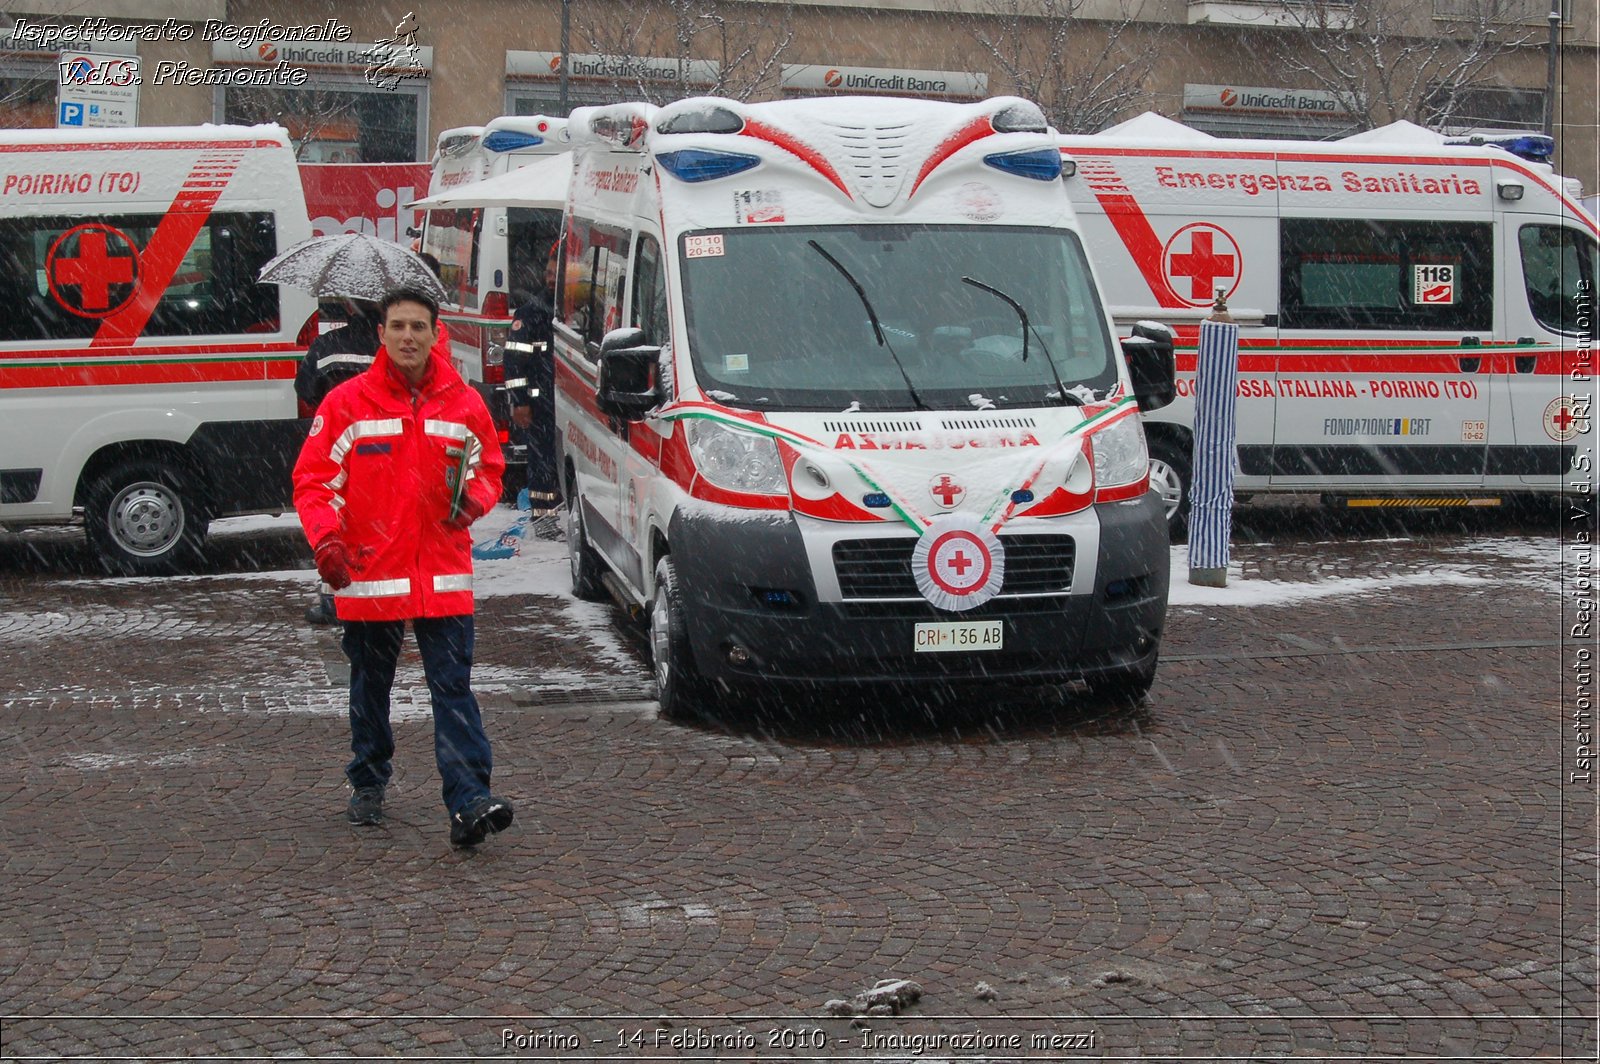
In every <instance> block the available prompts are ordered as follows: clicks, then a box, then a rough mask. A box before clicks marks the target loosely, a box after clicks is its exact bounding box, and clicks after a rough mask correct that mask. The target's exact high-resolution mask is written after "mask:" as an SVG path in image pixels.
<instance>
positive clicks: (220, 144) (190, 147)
mask: <svg viewBox="0 0 1600 1064" xmlns="http://www.w3.org/2000/svg"><path fill="white" fill-rule="evenodd" d="M282 147H283V144H282V143H281V142H279V141H276V140H118V141H100V142H98V143H82V144H59V143H54V142H52V143H49V144H3V145H0V152H49V151H109V152H116V153H117V154H119V155H123V154H126V153H128V152H130V151H133V150H135V149H137V150H139V151H206V150H208V149H218V148H220V149H223V150H233V149H241V150H249V149H251V148H282Z"/></svg>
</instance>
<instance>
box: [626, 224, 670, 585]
mask: <svg viewBox="0 0 1600 1064" xmlns="http://www.w3.org/2000/svg"><path fill="white" fill-rule="evenodd" d="M630 285H631V288H632V291H631V293H630V295H629V301H628V317H627V324H628V325H630V326H632V327H633V328H636V329H639V330H640V331H641V332H643V333H644V343H645V345H646V346H649V347H669V344H668V341H669V339H670V337H671V327H670V325H669V323H668V320H667V279H666V260H665V258H664V257H663V254H662V250H661V240H660V238H658V237H657V236H656V235H655V234H653V233H648V232H641V233H640V234H639V236H638V238H637V240H635V242H634V252H633V267H632V277H631V278H630ZM662 357H663V359H665V358H670V357H671V351H670V349H669V350H667V351H666V352H665V353H664V354H663V355H662ZM661 379H662V378H661V377H660V376H659V375H658V377H657V380H658V381H659V380H661ZM672 432H673V427H672V423H671V422H664V421H659V420H647V421H635V422H633V423H632V424H630V425H629V426H628V447H627V449H626V451H625V452H624V458H623V462H624V465H623V483H622V490H621V497H620V498H619V499H618V510H619V514H618V516H619V518H620V520H621V526H622V533H623V537H624V538H625V539H626V540H627V542H628V543H629V544H631V545H632V546H633V549H634V551H635V552H636V558H637V563H638V572H637V575H638V582H636V583H635V585H634V586H635V587H637V588H638V589H639V590H640V591H641V592H644V591H645V590H646V585H645V580H646V579H647V578H648V577H649V576H650V575H651V574H649V573H646V572H644V567H645V566H646V565H647V564H648V562H649V558H650V547H649V544H650V516H651V511H652V508H653V505H654V501H655V499H656V497H657V496H656V492H655V491H654V490H653V488H654V486H655V485H657V484H658V483H659V480H660V470H661V451H662V447H663V446H664V445H665V443H666V440H667V438H668V437H669V436H670V435H671V434H672ZM663 509H664V507H663ZM664 531H665V529H663V532H664ZM629 562H630V564H633V562H634V559H633V558H630V559H629ZM629 579H633V577H632V576H630V577H629Z"/></svg>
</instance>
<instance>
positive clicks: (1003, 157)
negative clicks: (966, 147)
mask: <svg viewBox="0 0 1600 1064" xmlns="http://www.w3.org/2000/svg"><path fill="white" fill-rule="evenodd" d="M983 161H984V162H985V163H987V164H988V165H990V166H992V167H994V168H995V169H996V170H999V171H1001V172H1002V173H1007V174H1015V175H1016V176H1018V177H1031V178H1032V179H1033V180H1035V181H1054V180H1055V179H1056V178H1058V177H1060V176H1061V152H1060V151H1059V150H1058V149H1056V148H1036V149H1034V150H1032V151H1013V152H1001V153H999V154H996V155H985V156H984V157H983Z"/></svg>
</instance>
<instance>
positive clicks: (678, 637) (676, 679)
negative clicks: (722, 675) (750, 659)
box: [650, 557, 711, 720]
mask: <svg viewBox="0 0 1600 1064" xmlns="http://www.w3.org/2000/svg"><path fill="white" fill-rule="evenodd" d="M650 662H651V666H652V668H653V670H654V672H655V679H656V698H657V700H658V701H659V702H660V703H661V715H662V716H663V717H665V718H666V719H668V720H692V719H694V718H695V717H697V716H699V715H701V713H702V712H703V711H704V710H705V709H707V708H709V707H708V705H707V701H708V699H709V698H710V695H711V689H710V685H709V684H707V683H706V681H705V679H704V678H703V677H701V675H700V670H699V669H697V668H696V667H695V664H694V651H693V650H692V649H690V647H689V626H688V622H687V621H686V620H685V618H684V613H683V588H682V587H681V586H680V585H679V583H678V569H677V567H676V566H675V565H673V564H672V558H671V557H666V558H662V559H661V560H660V561H659V562H657V563H656V597H655V599H654V600H653V601H652V602H651V603H650Z"/></svg>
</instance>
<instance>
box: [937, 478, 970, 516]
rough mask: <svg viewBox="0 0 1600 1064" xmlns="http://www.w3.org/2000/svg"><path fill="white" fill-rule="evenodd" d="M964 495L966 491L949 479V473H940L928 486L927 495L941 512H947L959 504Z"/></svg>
mask: <svg viewBox="0 0 1600 1064" xmlns="http://www.w3.org/2000/svg"><path fill="white" fill-rule="evenodd" d="M966 493H967V489H966V488H963V487H962V486H961V485H960V484H957V483H956V482H955V481H954V480H952V479H950V474H949V473H940V474H939V475H938V476H936V477H934V478H933V480H932V481H931V482H930V483H929V484H928V494H930V495H932V496H933V501H934V502H936V503H938V504H939V508H940V509H942V510H948V509H950V508H951V507H952V506H954V505H955V504H956V503H958V502H960V501H961V498H962V496H964V495H966Z"/></svg>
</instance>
